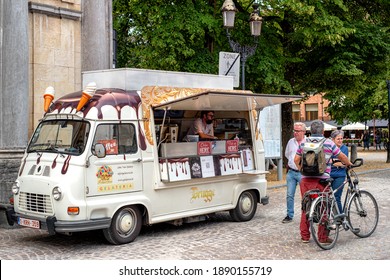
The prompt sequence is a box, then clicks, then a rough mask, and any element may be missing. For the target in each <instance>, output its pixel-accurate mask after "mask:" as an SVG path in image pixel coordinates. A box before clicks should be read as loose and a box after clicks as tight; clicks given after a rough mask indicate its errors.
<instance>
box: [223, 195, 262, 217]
mask: <svg viewBox="0 0 390 280" xmlns="http://www.w3.org/2000/svg"><path fill="white" fill-rule="evenodd" d="M256 210H257V198H256V194H255V193H254V191H244V192H243V193H242V194H241V195H240V197H239V198H238V202H237V206H236V208H234V209H232V210H230V212H229V213H230V216H231V217H232V219H233V220H234V221H236V222H246V221H250V220H251V219H252V218H253V216H254V215H255V213H256Z"/></svg>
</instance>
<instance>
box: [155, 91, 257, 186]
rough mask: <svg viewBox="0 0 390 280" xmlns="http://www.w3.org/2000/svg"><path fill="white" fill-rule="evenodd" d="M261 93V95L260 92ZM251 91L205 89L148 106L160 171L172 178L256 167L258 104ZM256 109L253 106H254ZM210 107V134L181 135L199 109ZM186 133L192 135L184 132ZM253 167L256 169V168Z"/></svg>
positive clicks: (166, 179)
mask: <svg viewBox="0 0 390 280" xmlns="http://www.w3.org/2000/svg"><path fill="white" fill-rule="evenodd" d="M262 99H264V96H262ZM263 103H264V100H262V101H261V103H260V101H258V100H256V97H255V96H254V95H253V94H252V93H247V92H241V93H240V94H237V93H234V94H233V93H231V94H229V93H226V92H224V93H220V92H207V93H201V94H198V95H195V96H191V97H188V98H183V99H180V100H176V101H173V102H168V103H166V104H164V105H159V106H156V107H155V108H154V118H155V129H156V138H157V139H158V140H159V141H158V154H159V164H160V175H161V179H162V181H166V182H173V181H182V180H190V179H198V178H209V177H215V176H225V175H233V174H242V173H248V172H253V171H254V170H256V164H260V163H256V162H255V158H254V151H253V140H252V139H254V138H256V133H258V131H253V129H251V127H256V125H251V123H252V124H253V123H256V122H257V115H258V109H259V108H260V107H261V106H262V105H264V104H263ZM256 109H257V110H256ZM204 110H206V111H207V110H212V111H214V122H213V125H214V136H216V137H217V139H216V140H212V141H210V140H205V141H203V140H202V139H199V137H198V136H196V135H194V136H195V137H192V138H191V137H190V138H189V137H187V133H188V130H189V128H190V126H191V125H192V123H193V122H194V121H195V120H196V119H197V118H200V117H201V116H200V112H201V111H204ZM190 136H192V135H190ZM257 173H258V172H257Z"/></svg>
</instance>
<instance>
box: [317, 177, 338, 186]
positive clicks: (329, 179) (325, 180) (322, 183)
mask: <svg viewBox="0 0 390 280" xmlns="http://www.w3.org/2000/svg"><path fill="white" fill-rule="evenodd" d="M333 181H334V179H333V178H326V179H320V181H319V183H320V184H321V185H323V186H324V187H326V186H327V185H328V184H332V182H333Z"/></svg>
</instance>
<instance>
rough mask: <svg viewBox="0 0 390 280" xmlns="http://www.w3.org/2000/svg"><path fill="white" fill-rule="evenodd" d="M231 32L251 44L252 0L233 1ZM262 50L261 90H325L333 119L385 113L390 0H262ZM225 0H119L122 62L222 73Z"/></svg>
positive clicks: (252, 65) (255, 84)
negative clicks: (220, 69)
mask: <svg viewBox="0 0 390 280" xmlns="http://www.w3.org/2000/svg"><path fill="white" fill-rule="evenodd" d="M234 2H235V4H236V7H237V8H238V10H239V12H238V13H237V15H236V24H235V28H234V29H233V30H232V32H231V33H232V37H233V39H234V40H236V41H238V42H240V44H245V45H252V44H254V42H253V38H251V36H250V34H249V25H248V18H249V14H250V13H251V12H252V4H253V2H254V1H252V0H241V1H238V0H234ZM258 2H259V4H260V9H261V15H262V16H263V18H264V22H263V28H262V34H261V36H260V38H259V43H258V47H257V50H256V54H255V55H254V56H252V57H250V58H249V59H248V61H247V64H246V75H245V76H246V85H247V88H248V89H250V90H252V91H254V92H262V93H280V94H301V93H304V94H315V93H318V92H325V93H326V95H325V98H327V99H329V100H330V106H329V108H328V110H329V113H330V114H331V116H332V118H333V119H336V120H338V121H340V122H341V121H343V120H345V119H349V120H350V121H364V120H368V119H372V118H374V117H375V118H381V117H383V116H386V115H385V114H386V113H387V110H388V105H387V101H386V100H387V99H386V98H385V96H386V95H387V90H386V83H385V81H386V79H388V78H390V71H389V60H390V59H389V57H390V55H389V54H390V36H389V26H390V17H389V11H390V1H388V0H324V1H318V0H262V1H258ZM222 4H223V0H192V1H190V0H171V1H161V0H156V1H148V0H114V1H113V7H114V28H115V29H116V31H117V41H118V50H117V57H118V66H119V67H134V68H148V69H161V70H172V71H184V72H196V73H211V74H217V73H218V55H219V52H220V51H230V47H229V44H228V41H227V38H226V36H225V31H224V30H223V27H222V15H221V10H220V8H221V6H222Z"/></svg>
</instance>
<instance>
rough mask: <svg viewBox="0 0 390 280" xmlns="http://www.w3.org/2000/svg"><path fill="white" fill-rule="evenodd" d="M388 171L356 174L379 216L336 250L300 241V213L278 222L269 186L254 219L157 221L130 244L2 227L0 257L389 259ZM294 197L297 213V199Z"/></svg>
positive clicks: (279, 201) (280, 201) (278, 192)
mask: <svg viewBox="0 0 390 280" xmlns="http://www.w3.org/2000/svg"><path fill="white" fill-rule="evenodd" d="M389 174H390V169H387V170H382V171H378V172H373V173H366V174H364V175H361V176H360V182H361V183H360V186H361V188H365V189H367V190H369V191H370V192H372V194H374V196H375V197H376V199H377V201H378V204H379V211H380V219H379V224H378V227H377V229H376V231H375V232H374V234H373V235H372V236H370V237H368V238H363V239H361V238H358V237H356V236H355V235H353V234H352V233H351V232H349V231H348V232H345V231H342V232H340V236H339V240H338V243H337V244H336V246H335V248H333V249H332V250H328V251H323V250H322V249H320V248H319V247H318V246H317V245H316V244H315V243H314V241H313V240H311V242H310V243H308V244H303V243H301V241H300V236H299V215H297V216H296V217H295V218H294V220H293V222H292V223H289V224H282V223H281V221H282V219H283V218H284V216H285V188H274V189H270V190H269V192H268V194H269V196H270V203H269V204H268V205H265V206H263V205H259V207H258V210H257V213H256V215H255V217H254V218H253V220H251V221H249V222H246V223H236V222H232V221H231V218H230V216H229V215H228V213H220V214H217V215H216V216H215V217H212V218H211V219H210V220H209V221H206V222H199V223H193V224H185V225H182V226H179V227H177V226H173V225H170V224H159V225H154V226H149V227H144V228H143V230H142V232H141V234H140V236H139V237H138V238H137V239H136V240H135V241H134V242H133V243H130V244H126V245H121V246H113V245H109V244H107V242H106V241H105V239H104V237H103V236H102V234H101V233H100V231H97V232H84V233H77V234H74V235H72V236H65V235H55V236H49V235H48V234H47V233H46V232H44V231H37V230H33V229H27V228H7V227H5V226H4V225H3V226H1V227H0V259H2V260H53V259H55V260H79V259H84V260H85V259H88V260H92V259H95V260H99V259H104V260H109V259H110V260H114V259H122V260H123V259H138V260H171V259H176V260H204V259H210V260H242V259H246V260H256V259H267V260H308V259H320V260H334V259H343V260H350V259H352V260H355V259H358V260H368V259H373V260H389V259H390V239H389V232H390V222H389V221H390V181H389V180H388V178H389ZM298 193H299V192H298V191H297V196H296V200H295V202H296V205H295V209H296V213H300V210H299V209H300V205H299V203H300V198H299V196H298Z"/></svg>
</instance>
